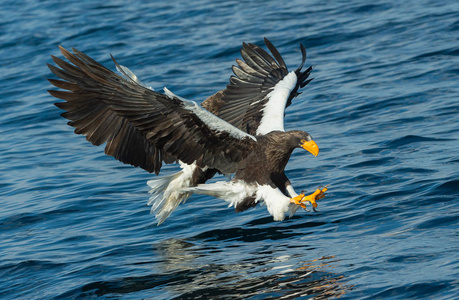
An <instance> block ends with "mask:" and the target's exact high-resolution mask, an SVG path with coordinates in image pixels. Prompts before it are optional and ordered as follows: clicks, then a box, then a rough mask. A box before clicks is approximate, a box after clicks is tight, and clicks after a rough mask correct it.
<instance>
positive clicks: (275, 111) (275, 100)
mask: <svg viewBox="0 0 459 300" xmlns="http://www.w3.org/2000/svg"><path fill="white" fill-rule="evenodd" d="M297 80H298V78H297V76H296V74H295V72H293V71H292V72H290V73H289V74H288V75H287V76H285V77H284V79H282V80H281V81H279V82H278V83H277V84H276V85H275V86H274V88H273V90H272V91H271V92H270V93H269V94H268V95H267V97H268V99H269V100H268V103H266V106H265V107H264V108H263V117H262V119H261V122H260V125H259V126H258V129H257V135H263V134H267V133H269V132H271V131H275V130H278V131H284V112H285V105H287V100H288V97H289V96H290V93H291V92H292V90H293V89H294V88H295V85H296V82H297Z"/></svg>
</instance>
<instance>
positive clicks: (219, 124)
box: [164, 87, 257, 141]
mask: <svg viewBox="0 0 459 300" xmlns="http://www.w3.org/2000/svg"><path fill="white" fill-rule="evenodd" d="M164 93H165V94H166V96H168V97H169V98H174V97H175V98H177V99H179V100H181V101H183V104H184V106H185V108H186V109H188V110H190V111H192V112H193V113H195V114H196V115H197V116H198V118H199V119H201V120H202V121H203V122H204V123H205V124H207V126H209V128H211V129H213V130H216V131H219V132H223V131H224V132H228V133H229V134H230V135H231V136H232V137H234V138H237V139H241V140H242V139H244V138H246V137H248V138H251V139H253V140H254V141H256V140H257V139H256V138H255V137H254V136H253V135H250V134H248V133H246V132H244V131H242V130H240V129H239V128H237V127H234V126H233V125H231V124H230V123H228V122H226V121H224V120H222V119H220V118H219V117H217V116H216V115H214V114H212V113H210V112H209V111H207V110H205V109H204V108H202V107H201V106H199V105H198V104H197V103H196V102H194V101H191V100H187V99H185V98H182V97H180V96H177V95H175V94H174V93H172V92H171V91H170V90H169V89H167V88H166V87H165V88H164Z"/></svg>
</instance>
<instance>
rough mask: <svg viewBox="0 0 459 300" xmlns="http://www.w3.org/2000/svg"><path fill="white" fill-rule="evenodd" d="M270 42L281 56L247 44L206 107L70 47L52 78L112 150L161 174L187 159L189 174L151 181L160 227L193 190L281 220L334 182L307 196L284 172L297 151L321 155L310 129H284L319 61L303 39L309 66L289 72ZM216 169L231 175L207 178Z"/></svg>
mask: <svg viewBox="0 0 459 300" xmlns="http://www.w3.org/2000/svg"><path fill="white" fill-rule="evenodd" d="M264 42H265V44H266V47H267V48H268V50H269V51H270V52H271V54H270V53H268V52H267V51H266V50H264V49H263V48H261V47H259V46H257V45H255V44H252V43H248V44H247V43H243V44H242V48H241V51H240V53H241V56H242V59H236V63H237V66H233V68H232V70H233V73H234V75H232V76H231V77H230V80H229V81H230V82H229V84H228V85H227V86H226V88H225V89H223V90H221V91H218V92H217V93H215V94H214V95H212V96H210V97H208V98H207V99H206V100H204V101H203V102H202V104H201V106H200V105H198V104H197V103H196V102H194V101H191V100H188V99H185V98H182V97H180V96H177V95H175V94H174V93H172V92H171V91H170V90H168V89H167V88H164V93H160V92H157V91H155V90H154V89H152V88H151V87H149V86H147V85H145V84H144V83H142V82H141V81H140V80H139V79H138V78H137V76H136V75H135V74H134V73H133V72H132V71H131V70H129V69H128V68H127V67H125V66H122V65H119V64H118V62H117V61H116V60H115V58H114V57H113V56H111V58H112V60H113V62H114V63H115V66H116V69H117V70H118V73H119V74H117V73H115V72H113V71H111V70H110V69H108V68H106V67H104V66H103V65H101V64H100V63H98V62H97V61H95V60H94V59H92V58H90V57H89V56H87V55H86V54H84V53H83V52H81V51H78V50H77V49H75V48H72V52H73V53H72V52H70V51H68V50H66V49H64V48H63V47H61V46H59V48H60V52H61V53H62V55H63V56H64V57H65V58H66V59H67V61H65V60H63V59H61V58H58V57H56V56H53V55H52V56H51V57H52V59H53V61H54V63H55V64H56V65H57V66H55V65H51V64H48V67H49V68H50V70H51V72H52V73H54V74H55V75H56V76H57V77H59V78H60V79H48V80H49V82H50V83H51V84H52V85H54V86H55V87H57V88H59V89H60V90H49V91H48V92H49V93H50V94H51V95H52V96H54V97H56V98H58V99H62V100H65V101H64V102H57V103H55V105H56V106H57V107H58V108H60V109H62V110H64V111H65V112H63V113H62V114H61V116H62V117H64V118H66V119H68V120H69V122H68V125H70V126H72V127H74V128H75V131H74V132H75V133H76V134H80V135H84V136H86V139H87V140H88V141H89V142H91V143H92V144H93V145H97V146H99V145H102V144H106V145H105V154H107V155H109V156H113V157H114V158H116V159H118V160H120V161H121V162H123V163H125V164H130V165H133V166H136V167H140V168H142V169H144V170H146V171H148V172H150V173H155V174H156V175H158V174H159V172H160V170H161V167H162V165H163V163H166V164H170V163H179V164H180V167H181V169H182V170H181V171H180V172H178V173H175V174H172V175H167V176H163V177H159V178H158V179H155V180H150V181H148V185H149V186H150V187H151V188H152V189H151V191H150V193H151V194H152V196H151V197H150V200H149V202H148V204H149V205H151V206H152V212H155V213H156V218H157V221H158V225H159V224H161V223H162V222H164V220H165V219H166V218H167V217H169V216H170V214H171V213H172V212H173V211H174V210H175V209H176V208H177V207H178V205H179V204H180V203H183V202H185V200H186V199H188V198H189V197H190V196H191V195H192V194H203V195H210V196H213V197H216V198H220V199H223V200H225V201H227V202H228V203H229V206H233V207H234V208H235V209H236V212H240V211H244V210H246V209H248V208H251V207H254V206H256V205H257V204H258V203H264V204H265V205H266V207H267V210H268V212H269V213H270V214H271V215H272V216H273V219H274V220H276V221H281V220H284V218H285V215H286V213H287V212H289V211H290V214H293V213H294V212H295V211H296V210H297V208H298V207H302V208H304V209H306V210H307V207H306V205H305V204H306V203H307V202H310V203H311V204H312V206H313V208H314V210H315V208H316V207H317V203H316V200H318V199H321V198H323V197H324V196H325V192H326V191H327V187H326V186H325V187H319V188H317V189H316V191H315V192H314V193H312V194H310V195H306V193H305V192H304V191H302V192H301V193H300V194H298V193H296V192H295V190H294V188H293V187H292V184H291V182H290V180H289V179H288V177H287V176H286V174H285V171H284V169H285V167H286V165H287V163H288V161H289V159H290V156H291V154H292V152H293V150H294V149H296V148H301V149H304V150H306V151H308V152H310V153H311V154H312V155H314V156H317V155H318V154H319V148H318V146H317V144H316V143H315V141H314V140H313V138H312V136H311V135H310V134H309V133H307V132H305V131H301V130H293V131H285V130H284V116H285V109H286V108H287V107H288V106H289V105H290V104H291V103H292V100H293V99H294V98H295V97H297V96H298V95H299V94H301V92H299V90H300V89H301V88H303V87H305V86H306V85H307V84H308V83H309V82H310V81H311V80H312V78H309V75H310V73H311V71H312V67H308V68H306V69H305V70H303V67H304V64H305V61H306V49H305V47H304V46H303V44H301V43H300V49H301V53H302V61H301V64H300V65H299V67H298V68H297V69H296V70H295V71H290V72H289V71H288V69H287V66H286V64H285V62H284V60H283V58H282V56H281V55H280V53H279V52H278V50H277V49H276V48H275V47H274V46H273V44H272V43H271V42H270V41H269V40H268V39H267V38H265V39H264ZM216 174H223V175H225V176H226V178H227V179H226V180H220V181H216V182H212V183H206V182H207V181H208V180H209V179H211V178H212V177H214V175H216Z"/></svg>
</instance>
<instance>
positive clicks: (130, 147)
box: [48, 47, 256, 174]
mask: <svg viewBox="0 0 459 300" xmlns="http://www.w3.org/2000/svg"><path fill="white" fill-rule="evenodd" d="M60 49H61V52H62V54H63V55H64V57H65V58H67V59H68V61H69V62H70V63H68V62H66V61H64V60H62V59H60V58H57V57H54V56H53V60H54V62H55V63H56V64H57V65H58V66H59V67H60V68H58V67H56V66H53V65H48V66H49V68H50V69H51V71H52V72H53V73H54V74H55V75H57V76H58V77H60V78H61V79H63V80H55V79H50V80H49V81H50V82H51V83H52V84H53V85H55V86H56V87H58V88H61V89H64V90H66V91H59V90H58V91H56V90H50V91H49V93H50V94H51V95H53V96H54V97H57V98H60V99H63V100H65V102H58V103H56V106H57V107H59V108H61V109H63V110H65V111H66V112H64V113H63V114H62V116H63V117H65V118H67V119H69V120H70V122H69V123H68V124H69V125H70V126H72V127H75V133H77V134H83V135H85V136H86V139H87V140H88V141H90V142H91V143H92V144H94V145H101V144H103V143H107V144H106V147H105V153H106V154H108V155H111V156H113V157H115V158H116V159H118V160H120V161H122V162H124V163H128V164H131V165H134V166H140V167H141V168H143V169H145V170H147V171H148V172H155V173H156V174H158V173H159V171H160V169H161V165H162V161H164V162H166V163H170V162H173V161H176V160H180V161H183V162H185V163H187V164H192V163H193V162H196V163H197V165H198V166H200V167H209V168H215V169H217V170H219V171H220V172H222V173H234V172H235V171H236V170H237V169H238V167H240V164H241V163H243V161H244V158H245V157H246V156H247V155H248V153H249V152H250V151H251V148H252V147H253V145H254V143H255V141H256V139H255V138H254V137H253V136H252V135H249V134H247V133H245V132H243V131H241V130H240V129H237V128H236V127H234V126H232V125H231V124H229V123H227V122H225V121H223V120H221V119H219V118H218V117H216V116H215V115H213V114H211V113H209V112H208V111H206V110H205V109H203V108H201V107H200V106H198V105H197V104H196V103H195V102H193V101H189V100H186V99H183V98H180V97H178V96H176V95H174V94H172V93H171V92H170V91H168V90H165V91H166V94H161V93H158V92H155V91H153V90H151V89H148V88H146V87H144V86H143V85H140V84H139V83H137V82H136V81H133V80H128V79H125V78H123V77H121V76H119V75H117V74H116V73H114V72H112V71H111V70H109V69H107V68H105V67H104V66H102V65H101V64H99V63H98V62H96V61H95V60H93V59H91V58H90V57H88V56H87V55H85V54H83V53H82V52H80V51H78V50H76V49H73V54H72V53H71V52H69V51H67V50H65V49H64V48H62V47H61V48H60ZM115 63H116V61H115ZM116 64H117V63H116ZM117 65H118V64H117ZM118 67H119V66H118ZM120 69H122V68H120ZM128 77H129V76H128Z"/></svg>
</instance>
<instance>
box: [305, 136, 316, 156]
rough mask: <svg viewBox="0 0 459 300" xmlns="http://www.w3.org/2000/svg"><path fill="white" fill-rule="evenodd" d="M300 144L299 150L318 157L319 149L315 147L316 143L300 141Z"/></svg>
mask: <svg viewBox="0 0 459 300" xmlns="http://www.w3.org/2000/svg"><path fill="white" fill-rule="evenodd" d="M301 142H302V144H301V148H303V149H304V150H306V151H309V152H310V153H311V154H312V155H314V156H317V155H319V147H318V146H317V144H316V142H314V141H313V140H311V141H306V140H302V141H301Z"/></svg>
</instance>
